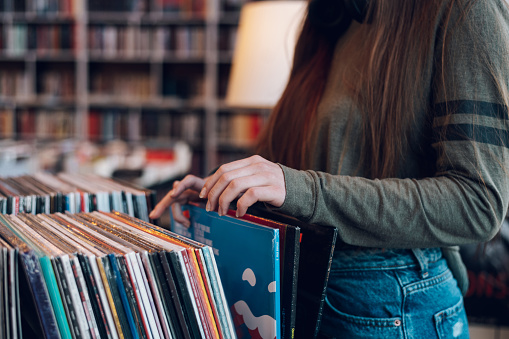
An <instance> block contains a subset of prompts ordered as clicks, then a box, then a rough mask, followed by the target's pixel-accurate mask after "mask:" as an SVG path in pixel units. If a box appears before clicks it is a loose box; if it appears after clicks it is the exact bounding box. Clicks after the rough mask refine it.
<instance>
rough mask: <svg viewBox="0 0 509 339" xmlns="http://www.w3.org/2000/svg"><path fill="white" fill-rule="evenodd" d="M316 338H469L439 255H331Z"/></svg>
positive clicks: (452, 282) (422, 252)
mask: <svg viewBox="0 0 509 339" xmlns="http://www.w3.org/2000/svg"><path fill="white" fill-rule="evenodd" d="M319 338H345V339H354V338H362V339H366V338H388V339H397V338H402V339H403V338H404V339H414V338H415V339H417V338H423V339H433V338H447V339H450V338H458V339H465V338H469V333H468V322H467V317H466V314H465V309H464V307H463V297H462V295H461V292H460V290H459V288H458V286H457V283H456V280H455V279H454V277H453V276H452V273H451V271H450V270H449V268H448V267H447V263H446V262H445V259H443V258H442V251H441V250H440V249H439V248H433V249H415V250H388V249H370V250H336V252H335V253H334V259H333V262H332V265H331V271H330V276H329V282H328V286H327V297H326V299H325V303H324V310H323V315H322V322H321V327H320V335H319Z"/></svg>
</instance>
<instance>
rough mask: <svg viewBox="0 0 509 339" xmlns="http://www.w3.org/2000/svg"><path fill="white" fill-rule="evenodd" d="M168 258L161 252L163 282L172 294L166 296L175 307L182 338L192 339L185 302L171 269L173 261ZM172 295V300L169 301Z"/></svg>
mask: <svg viewBox="0 0 509 339" xmlns="http://www.w3.org/2000/svg"><path fill="white" fill-rule="evenodd" d="M168 257H169V255H168V254H167V253H166V252H159V258H160V262H161V266H162V268H163V271H164V279H163V280H162V281H163V282H165V283H166V284H167V286H168V289H169V291H170V294H164V296H165V297H166V300H167V304H169V305H173V306H174V308H175V315H176V317H177V318H178V320H179V321H178V324H179V326H178V329H180V332H179V333H181V334H182V338H185V339H190V338H191V334H192V333H193V332H192V330H191V329H190V328H189V327H190V324H188V322H187V314H186V308H185V306H184V304H183V303H184V301H183V300H182V296H181V295H180V293H179V287H178V282H177V280H176V278H174V277H173V273H172V268H171V267H170V265H171V261H170V259H169V258H168ZM170 295H171V299H169V300H168V297H169V296H170ZM179 338H180V337H179Z"/></svg>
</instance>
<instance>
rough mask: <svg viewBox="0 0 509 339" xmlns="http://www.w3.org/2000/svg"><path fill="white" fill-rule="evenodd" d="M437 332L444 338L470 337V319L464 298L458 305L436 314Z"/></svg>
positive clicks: (460, 338)
mask: <svg viewBox="0 0 509 339" xmlns="http://www.w3.org/2000/svg"><path fill="white" fill-rule="evenodd" d="M434 318H435V326H436V329H437V334H438V337H439V338H440V339H442V338H444V339H445V338H447V339H450V338H456V339H468V338H470V335H469V332H468V321H467V315H466V313H465V308H464V306H463V298H461V299H460V301H459V302H458V303H456V305H454V306H452V307H449V308H447V309H445V310H443V311H440V312H438V313H436V314H435V315H434Z"/></svg>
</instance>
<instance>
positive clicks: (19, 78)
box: [0, 68, 30, 98]
mask: <svg viewBox="0 0 509 339" xmlns="http://www.w3.org/2000/svg"><path fill="white" fill-rule="evenodd" d="M29 94H30V87H29V80H28V75H27V73H26V72H25V71H24V70H21V69H15V68H14V69H2V70H0V97H3V98H24V97H27V96H28V95H29Z"/></svg>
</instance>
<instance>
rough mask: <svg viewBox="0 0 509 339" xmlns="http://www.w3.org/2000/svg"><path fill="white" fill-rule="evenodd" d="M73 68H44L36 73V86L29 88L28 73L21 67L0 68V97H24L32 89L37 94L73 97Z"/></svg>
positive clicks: (31, 91) (63, 97)
mask: <svg viewBox="0 0 509 339" xmlns="http://www.w3.org/2000/svg"><path fill="white" fill-rule="evenodd" d="M74 79H75V77H74V70H73V69H65V68H64V69H61V70H58V71H56V70H45V71H41V72H40V73H39V74H38V79H37V88H35V89H32V88H30V85H29V84H30V82H29V79H28V73H27V72H25V71H24V70H21V69H2V70H0V97H1V98H18V99H24V98H28V97H30V95H31V94H32V93H33V90H36V92H37V94H38V95H42V96H51V97H58V98H62V99H70V98H73V97H74V85H75V81H74Z"/></svg>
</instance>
